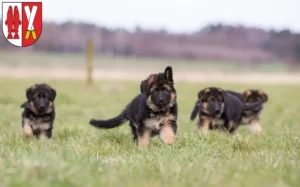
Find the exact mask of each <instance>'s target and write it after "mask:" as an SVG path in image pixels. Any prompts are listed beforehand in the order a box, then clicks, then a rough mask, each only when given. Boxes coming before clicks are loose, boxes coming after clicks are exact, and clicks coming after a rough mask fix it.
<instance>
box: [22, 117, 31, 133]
mask: <svg viewBox="0 0 300 187" xmlns="http://www.w3.org/2000/svg"><path fill="white" fill-rule="evenodd" d="M23 133H24V136H25V137H30V136H32V135H33V132H32V128H31V126H30V120H29V119H24V126H23Z"/></svg>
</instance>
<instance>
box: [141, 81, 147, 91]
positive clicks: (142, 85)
mask: <svg viewBox="0 0 300 187" xmlns="http://www.w3.org/2000/svg"><path fill="white" fill-rule="evenodd" d="M140 89H141V93H147V90H148V82H147V80H143V81H142V82H141V84H140Z"/></svg>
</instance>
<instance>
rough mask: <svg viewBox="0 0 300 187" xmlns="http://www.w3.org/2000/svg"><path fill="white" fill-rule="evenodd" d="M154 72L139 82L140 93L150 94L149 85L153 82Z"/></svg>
mask: <svg viewBox="0 0 300 187" xmlns="http://www.w3.org/2000/svg"><path fill="white" fill-rule="evenodd" d="M155 76H156V74H151V75H149V77H148V78H147V79H146V80H143V81H142V82H141V84H140V89H141V93H145V94H147V95H148V94H150V86H151V84H152V83H153V82H154V79H155Z"/></svg>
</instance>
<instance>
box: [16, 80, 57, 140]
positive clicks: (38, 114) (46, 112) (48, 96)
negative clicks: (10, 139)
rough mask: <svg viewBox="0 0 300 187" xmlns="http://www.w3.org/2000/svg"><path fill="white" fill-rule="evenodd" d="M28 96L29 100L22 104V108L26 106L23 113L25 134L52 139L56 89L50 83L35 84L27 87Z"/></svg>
mask: <svg viewBox="0 0 300 187" xmlns="http://www.w3.org/2000/svg"><path fill="white" fill-rule="evenodd" d="M26 97H27V101H26V102H24V103H23V104H22V105H21V108H24V111H23V113H22V129H23V133H24V136H25V137H30V136H35V137H36V138H38V139H50V138H51V137H52V129H53V122H54V119H55V109H54V100H55V97H56V91H55V90H54V89H53V88H51V87H50V86H49V85H48V84H44V83H42V84H35V85H33V86H31V87H30V88H27V89H26Z"/></svg>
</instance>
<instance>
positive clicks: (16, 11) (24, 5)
mask: <svg viewBox="0 0 300 187" xmlns="http://www.w3.org/2000/svg"><path fill="white" fill-rule="evenodd" d="M2 31H3V35H4V37H5V38H6V39H7V41H9V42H10V43H11V44H13V45H15V46H18V47H27V46H30V45H32V44H34V43H35V42H36V41H37V40H38V39H39V37H40V36H41V33H42V2H2Z"/></svg>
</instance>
